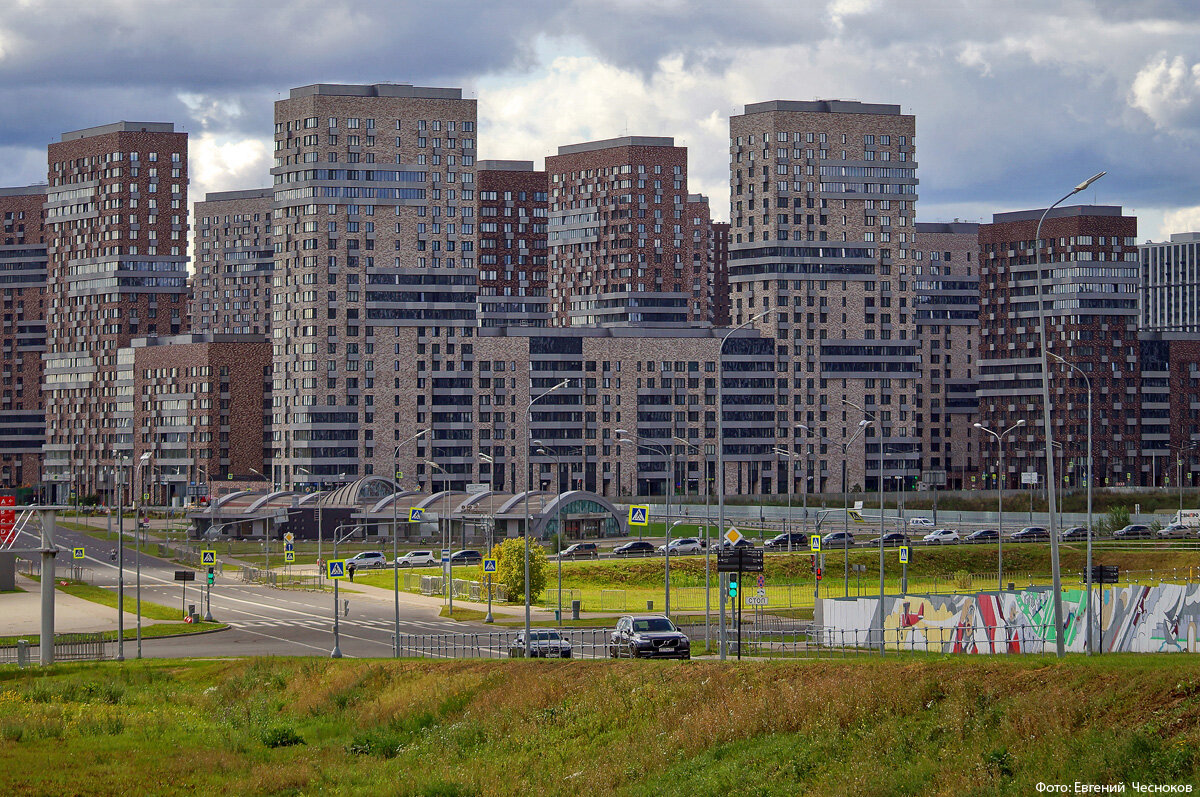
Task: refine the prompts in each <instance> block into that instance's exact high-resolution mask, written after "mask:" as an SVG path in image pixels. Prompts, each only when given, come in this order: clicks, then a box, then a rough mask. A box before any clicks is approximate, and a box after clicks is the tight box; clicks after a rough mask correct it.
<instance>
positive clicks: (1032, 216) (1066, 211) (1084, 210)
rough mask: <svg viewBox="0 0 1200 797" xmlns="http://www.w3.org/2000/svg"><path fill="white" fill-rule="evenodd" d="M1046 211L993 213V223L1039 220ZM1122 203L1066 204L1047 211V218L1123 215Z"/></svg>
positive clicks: (1040, 209)
mask: <svg viewBox="0 0 1200 797" xmlns="http://www.w3.org/2000/svg"><path fill="white" fill-rule="evenodd" d="M1043 213H1046V209H1045V208H1036V209H1034V210H1015V211H1012V212H1011V213H993V214H992V224H1011V223H1012V222H1014V221H1037V220H1038V219H1040V218H1041V217H1042V214H1043ZM1122 215H1124V209H1123V208H1122V207H1121V206H1120V205H1064V206H1063V207H1058V208H1054V209H1053V210H1051V211H1050V212H1049V213H1046V218H1047V219H1069V218H1076V217H1082V216H1122Z"/></svg>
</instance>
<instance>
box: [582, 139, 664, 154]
mask: <svg viewBox="0 0 1200 797" xmlns="http://www.w3.org/2000/svg"><path fill="white" fill-rule="evenodd" d="M673 146H675V139H674V138H672V137H671V136H621V137H620V138H606V139H603V140H602V141H584V142H582V143H580V144H565V145H563V146H561V147H559V148H558V154H559V155H574V154H575V153H577V152H595V151H597V150H602V149H616V148H618V147H673Z"/></svg>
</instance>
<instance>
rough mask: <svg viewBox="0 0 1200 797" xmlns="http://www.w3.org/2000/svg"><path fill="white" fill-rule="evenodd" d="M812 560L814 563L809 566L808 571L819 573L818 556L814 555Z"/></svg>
mask: <svg viewBox="0 0 1200 797" xmlns="http://www.w3.org/2000/svg"><path fill="white" fill-rule="evenodd" d="M811 559H812V561H811V562H810V563H809V565H808V571H809V572H810V573H815V572H817V555H816V554H813V555H812V557H811Z"/></svg>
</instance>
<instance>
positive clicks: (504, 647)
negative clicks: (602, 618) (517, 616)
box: [399, 628, 612, 659]
mask: <svg viewBox="0 0 1200 797" xmlns="http://www.w3.org/2000/svg"><path fill="white" fill-rule="evenodd" d="M538 630H540V629H538ZM534 633H535V634H536V633H537V630H535V631H534ZM560 633H561V635H562V637H563V638H564V639H565V640H566V641H567V642H568V643H569V644H570V655H569V656H562V655H561V654H559V655H547V656H546V658H575V659H603V658H608V656H609V644H608V643H609V640H610V639H611V637H612V631H611V630H610V629H607V628H571V629H564V630H562V631H561V632H560ZM517 636H518V632H515V631H508V632H503V631H497V632H485V633H482V634H401V635H400V645H399V654H400V655H401V656H405V657H416V658H431V659H506V658H521V657H523V656H524V652H525V650H524V646H523V645H519V646H515V647H514V644H515V642H516V640H517ZM540 644H544V643H540ZM534 655H535V657H536V656H537V655H538V654H537V652H536V651H535V653H534Z"/></svg>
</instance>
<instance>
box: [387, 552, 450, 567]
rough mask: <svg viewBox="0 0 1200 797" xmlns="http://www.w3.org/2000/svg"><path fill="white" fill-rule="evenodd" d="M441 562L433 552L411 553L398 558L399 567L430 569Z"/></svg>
mask: <svg viewBox="0 0 1200 797" xmlns="http://www.w3.org/2000/svg"><path fill="white" fill-rule="evenodd" d="M440 561H441V559H439V558H438V557H437V556H436V555H435V554H434V552H433V551H409V552H408V553H406V554H404V556H400V557H397V558H396V565H397V566H398V567H430V566H432V565H436V564H438V563H439V562H440Z"/></svg>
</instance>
